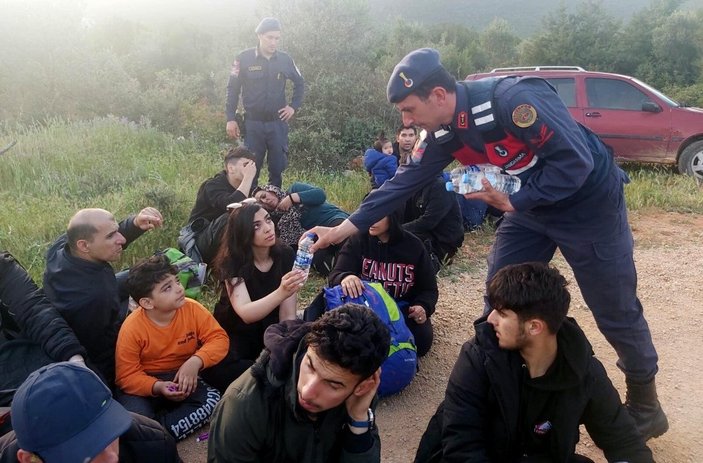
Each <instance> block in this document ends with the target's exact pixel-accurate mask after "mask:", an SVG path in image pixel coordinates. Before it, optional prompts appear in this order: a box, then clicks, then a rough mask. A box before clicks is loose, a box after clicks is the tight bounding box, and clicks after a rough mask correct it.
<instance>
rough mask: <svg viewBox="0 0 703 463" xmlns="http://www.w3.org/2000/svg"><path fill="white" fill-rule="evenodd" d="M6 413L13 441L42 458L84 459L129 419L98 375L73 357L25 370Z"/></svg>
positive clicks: (92, 455) (47, 460)
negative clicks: (8, 415)
mask: <svg viewBox="0 0 703 463" xmlns="http://www.w3.org/2000/svg"><path fill="white" fill-rule="evenodd" d="M11 417H12V427H13V429H14V431H15V435H16V437H17V444H18V445H19V447H20V448H21V449H23V450H26V451H29V452H32V453H36V454H37V455H39V457H41V459H42V460H43V461H44V462H45V463H54V462H55V463H61V462H85V461H90V460H92V459H93V458H95V456H96V455H98V454H99V453H100V452H102V451H103V450H104V449H105V448H106V447H107V446H108V445H110V443H112V442H113V441H114V440H115V439H117V438H118V437H119V436H121V435H122V434H124V433H125V431H127V429H129V427H130V426H131V425H132V416H131V415H130V414H129V412H128V411H127V410H125V409H124V407H122V405H120V404H119V403H117V402H116V401H115V400H114V399H113V398H112V394H110V390H109V389H108V388H107V386H105V385H104V384H103V383H102V381H100V378H98V376H97V375H96V374H95V373H93V372H92V371H90V370H89V369H88V368H86V367H84V366H83V365H81V364H78V363H76V362H61V363H54V364H51V365H47V366H45V367H42V368H40V369H39V370H37V371H35V372H33V373H32V374H31V375H29V377H28V378H27V379H26V380H25V381H24V383H22V385H21V386H20V387H19V388H18V389H17V392H16V393H15V397H14V399H13V401H12V409H11Z"/></svg>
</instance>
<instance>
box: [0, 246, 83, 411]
mask: <svg viewBox="0 0 703 463" xmlns="http://www.w3.org/2000/svg"><path fill="white" fill-rule="evenodd" d="M85 357H86V351H85V348H84V347H83V346H82V345H81V343H80V342H79V341H78V339H77V338H76V335H75V334H74V333H73V330H71V328H70V327H69V326H68V324H67V323H66V320H64V319H63V318H62V317H61V314H59V312H58V311H57V310H56V308H54V307H53V306H52V305H51V303H50V302H49V301H48V300H47V299H46V296H44V292H43V291H42V290H41V289H39V288H38V287H37V285H36V284H34V281H32V278H31V277H30V276H29V275H28V274H27V271H26V270H25V269H24V267H22V265H21V264H20V263H19V262H18V261H17V260H16V259H15V258H14V257H13V255H12V254H10V253H9V252H7V251H0V371H2V374H0V406H7V405H9V404H10V401H11V400H12V396H13V395H14V392H15V390H16V389H17V387H19V385H20V384H22V381H24V380H25V379H26V378H27V376H29V374H30V373H31V372H33V371H34V370H36V369H38V368H39V367H42V366H44V365H48V364H49V363H51V362H62V361H66V360H72V361H78V362H83V361H84V360H85Z"/></svg>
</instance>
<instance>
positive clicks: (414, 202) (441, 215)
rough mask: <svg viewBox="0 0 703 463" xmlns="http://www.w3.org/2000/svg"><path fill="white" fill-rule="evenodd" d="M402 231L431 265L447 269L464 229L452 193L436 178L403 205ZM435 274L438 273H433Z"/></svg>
mask: <svg viewBox="0 0 703 463" xmlns="http://www.w3.org/2000/svg"><path fill="white" fill-rule="evenodd" d="M403 228H404V229H405V230H407V231H409V232H411V233H412V234H414V235H415V236H417V237H418V238H420V239H421V240H422V242H423V243H424V244H425V247H426V248H427V252H429V253H430V255H431V256H434V258H433V262H438V263H439V264H440V265H449V264H450V263H451V262H452V259H453V258H454V255H455V254H456V252H457V251H458V250H459V248H460V247H461V245H462V244H463V243H464V225H463V223H462V218H461V211H460V210H459V203H458V202H457V200H456V194H455V193H454V192H453V191H447V189H446V187H445V185H444V179H443V177H437V180H436V181H435V182H432V183H430V184H428V185H427V186H425V187H424V188H422V189H421V190H419V191H416V192H415V193H413V195H412V196H411V197H410V198H408V200H407V201H406V202H405V210H404V214H403ZM437 270H439V269H437Z"/></svg>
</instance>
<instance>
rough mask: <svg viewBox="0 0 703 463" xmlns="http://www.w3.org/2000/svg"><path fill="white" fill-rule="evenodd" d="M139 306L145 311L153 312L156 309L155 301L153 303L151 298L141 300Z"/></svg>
mask: <svg viewBox="0 0 703 463" xmlns="http://www.w3.org/2000/svg"><path fill="white" fill-rule="evenodd" d="M138 304H139V306H140V307H141V308H142V309H144V310H151V309H153V308H154V301H152V300H151V298H150V297H142V298H140V299H139V302H138Z"/></svg>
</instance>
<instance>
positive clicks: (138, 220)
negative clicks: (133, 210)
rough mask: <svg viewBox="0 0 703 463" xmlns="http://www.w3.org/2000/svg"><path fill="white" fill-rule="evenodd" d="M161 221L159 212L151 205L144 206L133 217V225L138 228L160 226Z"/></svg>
mask: <svg viewBox="0 0 703 463" xmlns="http://www.w3.org/2000/svg"><path fill="white" fill-rule="evenodd" d="M163 221H164V218H163V217H162V216H161V212H159V211H158V210H157V209H155V208H153V207H145V208H144V209H142V210H141V211H139V214H137V216H136V217H135V218H134V225H135V226H136V227H137V228H139V229H140V230H144V231H148V230H152V229H154V228H158V227H160V226H161V225H162V224H163Z"/></svg>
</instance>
